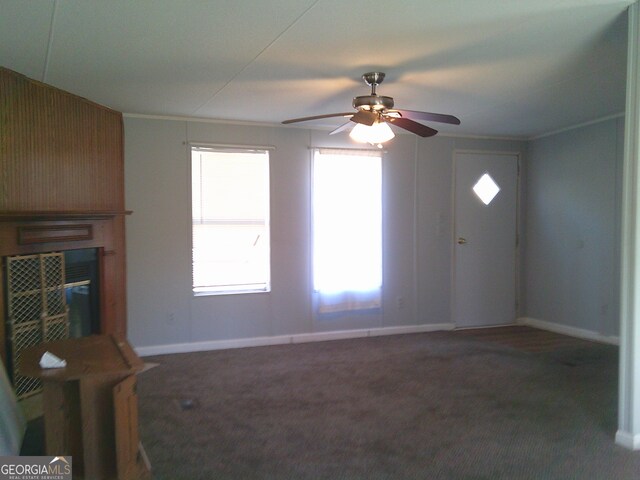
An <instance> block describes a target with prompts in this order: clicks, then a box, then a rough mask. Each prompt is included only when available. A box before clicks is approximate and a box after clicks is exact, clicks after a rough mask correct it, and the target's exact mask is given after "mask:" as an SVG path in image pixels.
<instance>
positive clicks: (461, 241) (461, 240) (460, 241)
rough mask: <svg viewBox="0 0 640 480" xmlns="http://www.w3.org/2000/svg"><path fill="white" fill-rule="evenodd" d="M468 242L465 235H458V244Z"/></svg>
mask: <svg viewBox="0 0 640 480" xmlns="http://www.w3.org/2000/svg"><path fill="white" fill-rule="evenodd" d="M465 243H467V239H466V238H463V237H458V245H464V244H465Z"/></svg>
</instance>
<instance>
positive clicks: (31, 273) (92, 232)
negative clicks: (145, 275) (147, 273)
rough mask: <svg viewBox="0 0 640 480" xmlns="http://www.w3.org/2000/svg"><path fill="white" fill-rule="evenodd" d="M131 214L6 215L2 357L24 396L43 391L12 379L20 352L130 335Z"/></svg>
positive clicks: (0, 222)
mask: <svg viewBox="0 0 640 480" xmlns="http://www.w3.org/2000/svg"><path fill="white" fill-rule="evenodd" d="M126 213H127V212H107V213H105V212H100V213H91V212H87V213H80V212H32V213H31V214H6V213H5V214H3V213H1V212H0V257H1V260H2V267H3V275H0V290H1V292H2V293H3V294H2V295H1V296H0V353H1V354H2V360H3V361H4V364H5V366H6V367H7V370H8V372H9V374H10V376H11V377H12V379H13V381H14V387H15V388H16V393H18V395H19V396H20V397H21V398H27V397H29V396H32V395H34V394H35V393H37V392H38V390H39V386H38V385H30V384H28V382H27V380H26V379H21V378H16V375H13V366H14V364H15V363H16V361H17V358H18V357H19V350H20V349H24V348H27V347H29V346H31V345H33V344H35V343H39V342H41V341H52V340H57V339H60V338H66V337H80V336H87V335H91V334H97V333H113V334H116V335H118V336H121V337H124V336H125V331H126V320H125V313H126V304H125V278H124V238H123V235H122V232H123V231H124V215H126ZM16 272H17V273H16ZM14 274H17V275H18V276H19V284H16V281H15V280H14V279H13V278H12V275H14ZM16 285H17V286H16ZM11 289H13V290H11ZM16 322H17V323H16ZM16 342H17V343H16ZM23 383H24V384H23Z"/></svg>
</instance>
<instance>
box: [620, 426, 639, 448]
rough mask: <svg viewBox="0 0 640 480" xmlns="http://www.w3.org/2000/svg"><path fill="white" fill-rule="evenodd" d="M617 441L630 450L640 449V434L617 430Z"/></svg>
mask: <svg viewBox="0 0 640 480" xmlns="http://www.w3.org/2000/svg"><path fill="white" fill-rule="evenodd" d="M616 443H617V444H618V445H620V446H621V447H624V448H627V449H629V450H640V434H636V435H634V434H632V433H629V432H624V431H622V430H618V431H617V432H616Z"/></svg>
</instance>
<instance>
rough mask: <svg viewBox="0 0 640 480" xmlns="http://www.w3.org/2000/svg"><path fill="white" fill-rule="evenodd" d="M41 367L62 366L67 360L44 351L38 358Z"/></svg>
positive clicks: (64, 365) (65, 364)
mask: <svg viewBox="0 0 640 480" xmlns="http://www.w3.org/2000/svg"><path fill="white" fill-rule="evenodd" d="M40 366H41V367H42V368H62V367H66V366H67V361H66V360H63V359H61V358H60V357H57V356H55V355H54V354H53V353H51V352H44V354H43V355H42V358H41V359H40Z"/></svg>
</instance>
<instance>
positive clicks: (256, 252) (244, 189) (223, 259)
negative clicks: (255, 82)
mask: <svg viewBox="0 0 640 480" xmlns="http://www.w3.org/2000/svg"><path fill="white" fill-rule="evenodd" d="M191 182H192V183H191V185H192V189H191V200H192V218H193V222H192V233H193V292H194V293H195V294H216V293H247V292H267V291H269V290H270V265H269V257H270V254H269V252H270V248H269V241H270V238H269V152H268V151H267V150H241V149H223V148H205V147H197V146H193V147H192V148H191Z"/></svg>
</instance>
